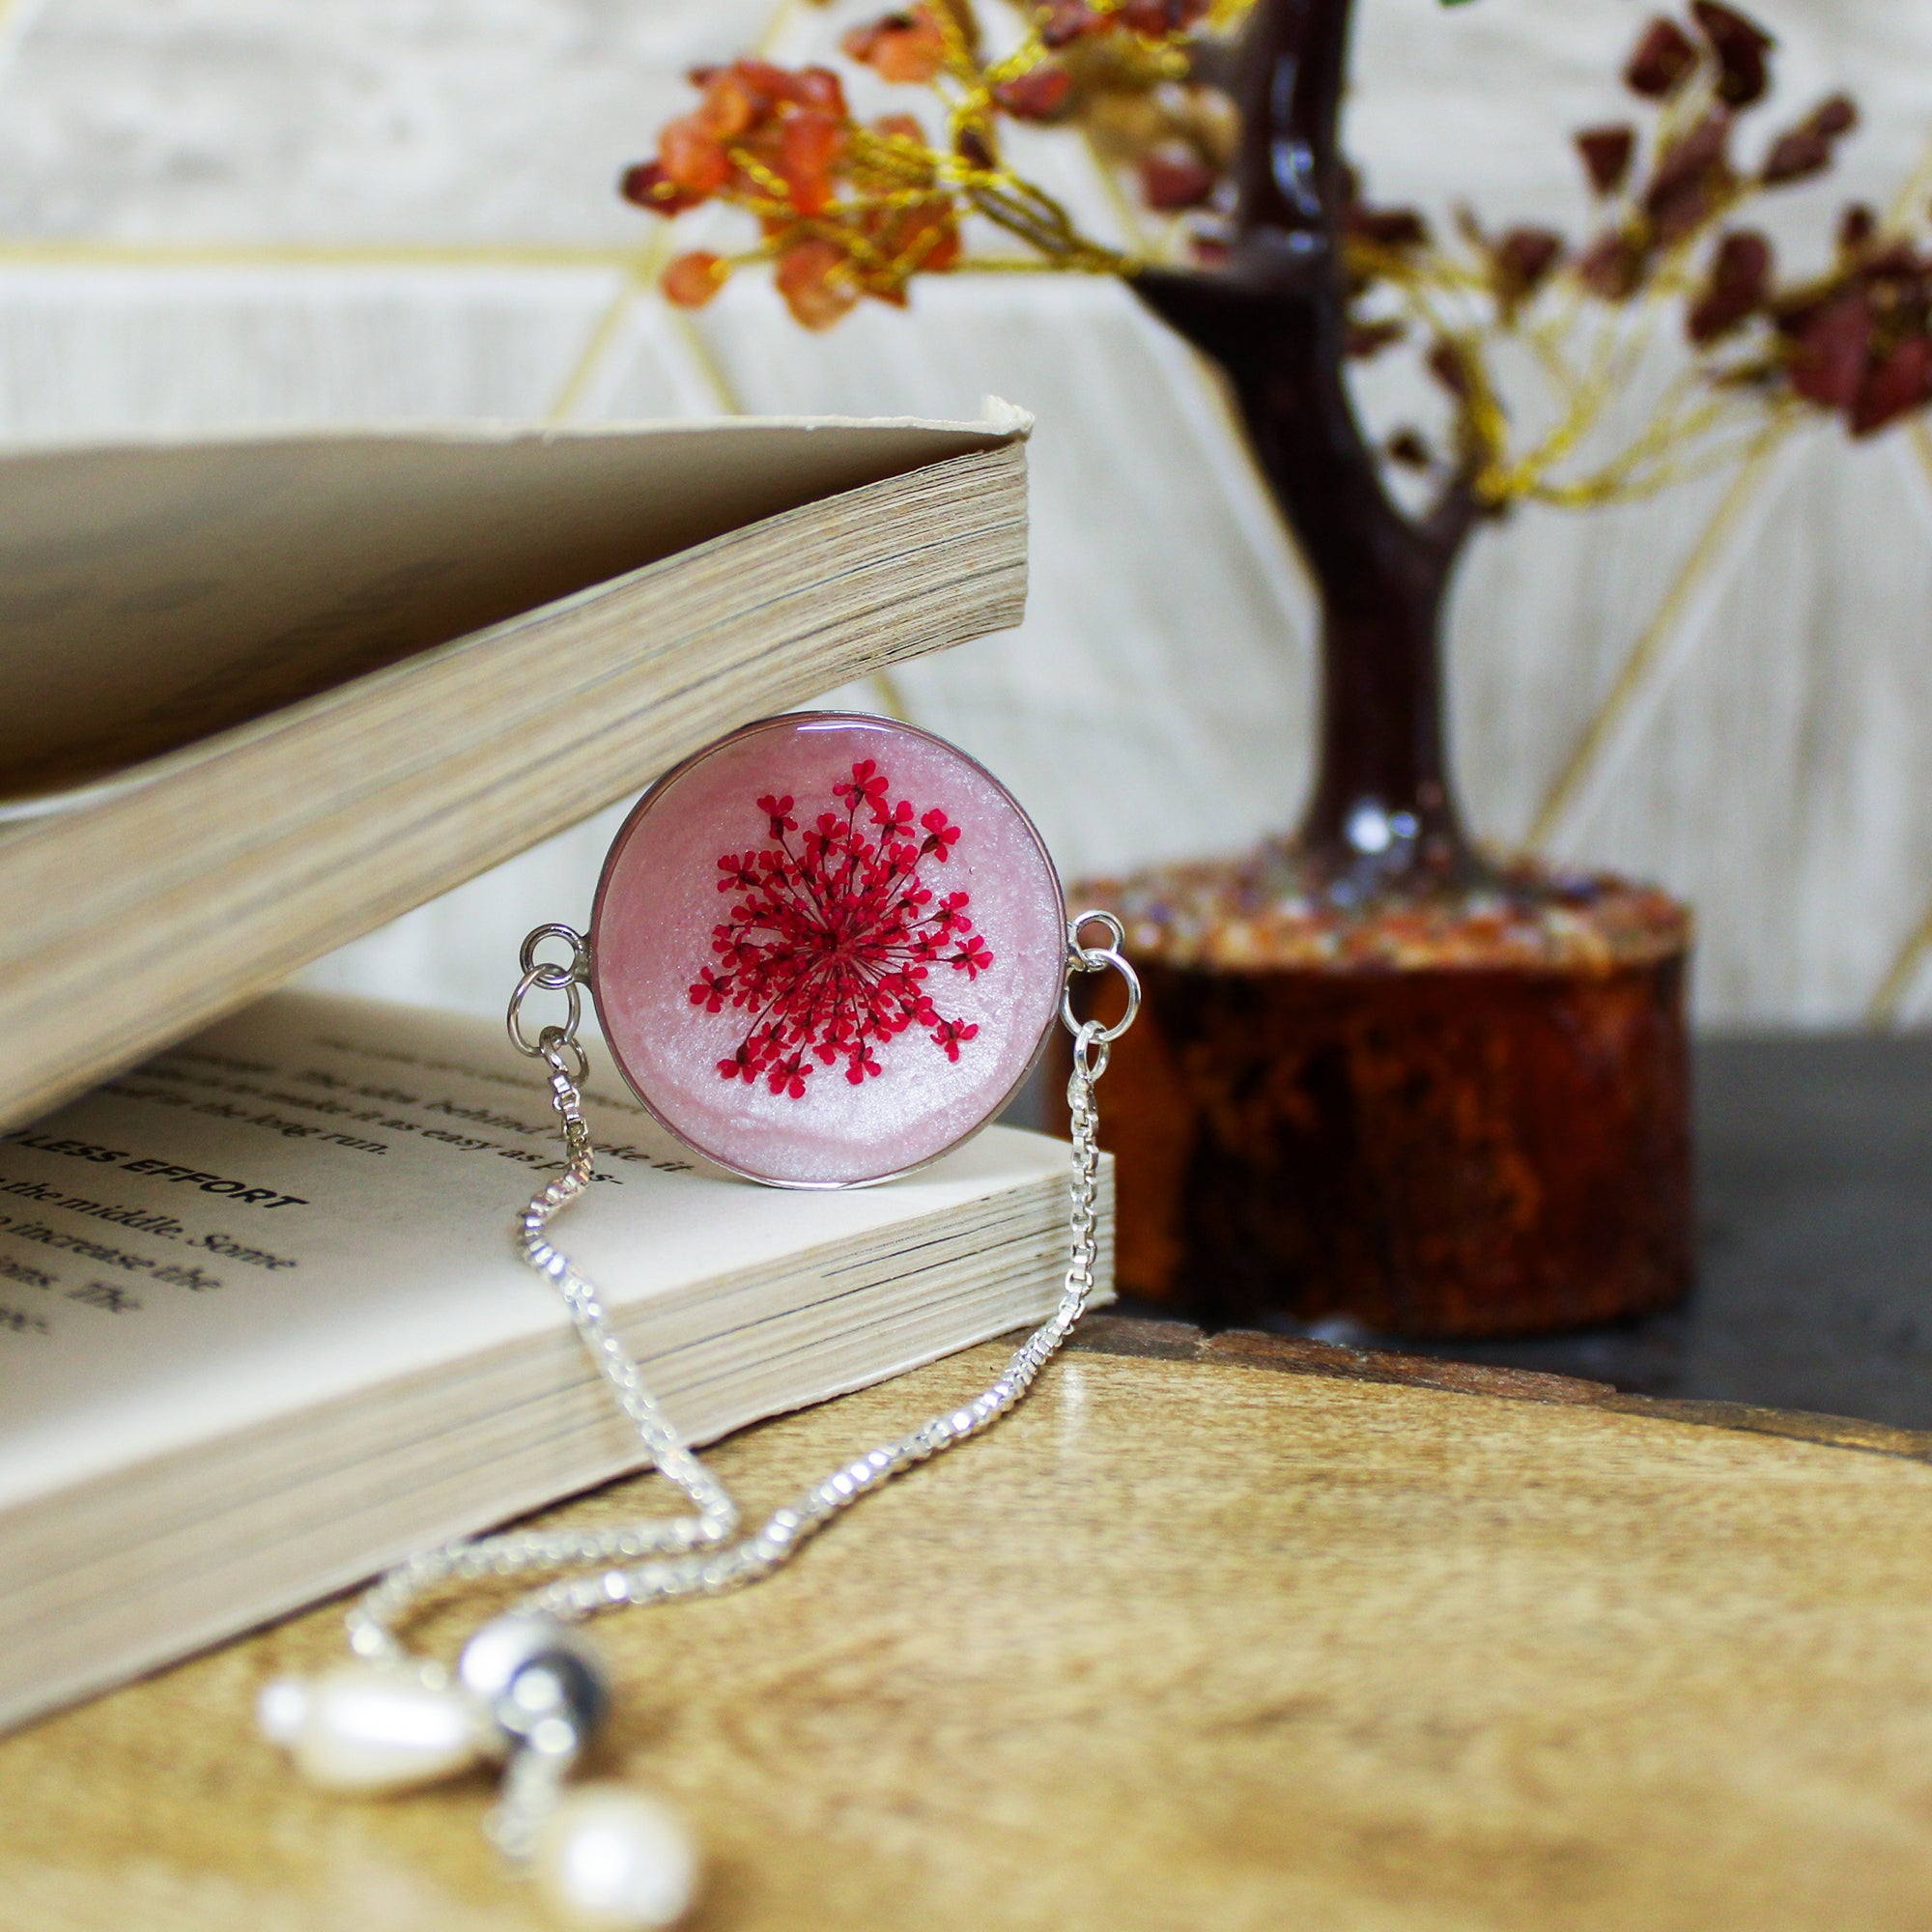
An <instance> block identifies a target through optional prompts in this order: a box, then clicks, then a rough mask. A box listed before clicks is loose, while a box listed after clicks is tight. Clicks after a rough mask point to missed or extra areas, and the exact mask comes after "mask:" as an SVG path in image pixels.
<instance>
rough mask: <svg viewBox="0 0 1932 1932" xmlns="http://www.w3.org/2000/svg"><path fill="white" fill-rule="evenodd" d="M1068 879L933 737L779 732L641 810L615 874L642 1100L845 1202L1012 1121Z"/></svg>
mask: <svg viewBox="0 0 1932 1932" xmlns="http://www.w3.org/2000/svg"><path fill="white" fill-rule="evenodd" d="M1065 919H1066V913H1065V901H1064V899H1063V898H1062V895H1061V890H1060V880H1059V878H1058V876H1057V875H1056V874H1055V872H1054V869H1053V863H1052V861H1051V860H1050V859H1049V858H1048V857H1047V855H1046V848H1045V846H1044V845H1042V844H1041V842H1040V838H1039V834H1038V833H1037V832H1036V831H1035V830H1034V827H1033V824H1032V821H1031V820H1030V819H1028V817H1027V815H1026V813H1025V812H1023V811H1022V810H1020V808H1019V807H1018V805H1016V804H1015V803H1014V801H1013V799H1012V797H1011V795H1010V794H1009V792H1008V791H1007V790H1006V788H1005V787H1004V786H1002V785H1001V784H1000V783H999V782H998V781H996V780H995V779H993V778H992V777H991V775H990V774H988V773H987V772H985V771H983V770H981V769H980V766H979V765H977V764H975V763H974V762H973V760H972V759H970V758H969V757H967V756H966V755H965V753H962V752H957V751H955V750H953V748H952V746H951V745H948V744H946V743H944V742H943V741H942V740H940V739H938V738H935V737H933V736H932V735H931V734H930V733H929V732H925V731H921V730H917V729H915V728H914V727H913V726H912V725H899V724H895V723H893V722H891V721H889V720H886V719H881V718H865V717H852V716H844V715H839V714H835V713H826V712H818V713H799V714H795V715H793V716H789V717H783V718H768V719H766V720H764V721H763V722H762V723H760V724H757V725H747V726H746V727H745V728H744V729H743V730H742V731H738V732H735V733H734V734H733V735H732V736H730V737H728V738H726V739H725V740H723V741H722V742H721V743H719V744H717V745H714V746H712V747H711V748H710V750H708V751H705V752H701V753H698V754H697V756H696V757H695V758H693V759H691V760H690V761H689V762H687V763H686V764H683V765H681V766H679V767H678V769H677V770H676V771H674V772H672V773H671V774H670V776H669V777H668V778H667V779H665V780H664V781H662V782H661V783H659V784H658V785H656V786H654V787H653V788H652V789H651V790H650V791H649V792H648V793H646V794H645V796H644V798H643V800H642V801H641V802H640V803H639V806H638V809H637V810H635V811H634V812H632V814H631V816H630V817H629V818H628V819H627V820H626V821H625V824H624V828H623V830H622V831H621V832H619V833H618V835H617V838H616V840H615V842H614V843H613V844H612V845H611V856H610V857H609V858H608V859H607V860H606V861H605V863H604V876H603V879H602V880H601V882H600V883H599V885H598V888H597V905H596V910H595V912H594V913H593V915H592V918H591V924H590V948H591V961H592V965H591V980H590V984H591V991H592V993H593V995H594V997H595V999H596V1002H597V1012H598V1017H599V1019H600V1021H601V1022H602V1025H603V1029H604V1037H605V1039H606V1041H607V1043H608V1044H609V1046H610V1048H611V1054H612V1056H613V1057H614V1059H615V1060H616V1063H617V1065H618V1067H619V1069H620V1070H621V1071H622V1073H623V1075H624V1078H625V1079H626V1080H627V1081H628V1082H629V1083H630V1085H631V1088H632V1091H633V1092H634V1093H635V1094H637V1096H638V1097H639V1099H640V1100H641V1101H642V1102H643V1103H644V1105H645V1106H646V1107H648V1108H649V1109H650V1110H651V1112H652V1113H653V1114H655V1115H656V1116H657V1118H658V1119H659V1120H660V1121H662V1122H664V1124H665V1125H666V1126H668V1128H669V1129H670V1130H671V1132H672V1133H674V1134H676V1135H677V1137H678V1138H679V1139H680V1140H681V1141H683V1142H684V1143H685V1144H686V1145H687V1146H688V1147H691V1148H693V1149H695V1150H696V1151H697V1152H699V1153H701V1154H703V1155H704V1156H706V1158H708V1159H710V1160H713V1161H716V1162H717V1163H718V1164H719V1165H720V1166H722V1167H726V1168H729V1169H730V1170H731V1171H732V1172H733V1173H735V1174H741V1175H745V1176H747V1177H748V1178H750V1179H753V1180H764V1181H770V1182H773V1183H775V1184H777V1185H780V1186H786V1187H838V1186H845V1185H849V1184H851V1183H853V1182H855V1181H864V1180H882V1179H887V1178H888V1177H890V1176H892V1175H895V1174H903V1173H905V1172H906V1170H907V1169H909V1168H914V1167H918V1166H920V1165H921V1164H922V1163H923V1162H925V1161H928V1160H931V1159H933V1158H934V1157H935V1156H937V1155H939V1154H942V1153H944V1152H945V1151H947V1150H948V1149H949V1148H951V1147H953V1146H955V1145H957V1143H958V1142H960V1141H962V1140H964V1139H965V1138H966V1137H967V1136H968V1135H969V1134H971V1133H972V1132H974V1130H975V1129H976V1128H978V1127H980V1126H981V1125H983V1124H984V1123H985V1122H987V1121H989V1120H991V1119H992V1118H993V1116H994V1115H995V1114H997V1113H998V1112H999V1110H1000V1109H1001V1107H1002V1106H1004V1105H1005V1104H1006V1102H1007V1100H1008V1099H1009V1098H1010V1097H1011V1095H1012V1094H1013V1091H1014V1089H1015V1088H1017V1087H1018V1086H1019V1084H1020V1082H1021V1081H1022V1080H1023V1079H1024V1078H1025V1077H1026V1073H1027V1069H1028V1068H1029V1066H1031V1065H1032V1064H1033V1060H1034V1056H1035V1055H1036V1054H1037V1052H1038V1050H1039V1046H1040V1043H1041V1041H1042V1040H1043V1039H1044V1038H1045V1037H1046V1033H1047V1029H1048V1028H1049V1027H1050V1026H1052V1024H1053V1021H1054V1016H1055V1014H1056V1013H1057V1012H1058V1011H1059V1009H1060V997H1061V988H1062V985H1063V981H1064V975H1065V960H1066V929H1065Z"/></svg>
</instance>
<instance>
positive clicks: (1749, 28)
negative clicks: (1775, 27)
mask: <svg viewBox="0 0 1932 1932" xmlns="http://www.w3.org/2000/svg"><path fill="white" fill-rule="evenodd" d="M1690 17H1691V18H1692V19H1693V20H1695V21H1696V23H1697V29H1698V31H1699V32H1700V33H1701V34H1702V35H1703V36H1704V38H1705V40H1707V41H1708V42H1709V43H1711V51H1712V52H1713V53H1714V54H1716V55H1717V57H1718V99H1719V100H1724V101H1728V102H1729V103H1730V104H1731V105H1732V106H1733V107H1748V106H1749V105H1750V104H1751V103H1752V102H1753V101H1755V100H1761V99H1763V98H1764V93H1765V89H1766V88H1767V87H1769V86H1770V85H1771V71H1770V64H1769V63H1768V62H1767V61H1766V59H1765V56H1766V55H1767V54H1768V53H1769V52H1770V51H1771V49H1772V48H1773V47H1775V46H1776V44H1777V43H1776V41H1775V40H1774V39H1773V38H1772V36H1771V35H1770V34H1768V33H1766V32H1765V30H1764V29H1763V28H1762V27H1760V26H1759V25H1758V23H1757V22H1756V21H1755V20H1753V19H1752V18H1751V17H1750V16H1749V15H1748V14H1741V13H1739V12H1738V10H1737V9H1736V8H1735V7H1724V6H1720V5H1719V0H1690Z"/></svg>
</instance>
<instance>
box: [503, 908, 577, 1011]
mask: <svg viewBox="0 0 1932 1932" xmlns="http://www.w3.org/2000/svg"><path fill="white" fill-rule="evenodd" d="M546 939H560V940H562V941H563V943H564V944H565V945H566V946H567V947H569V948H570V957H569V958H568V959H566V960H560V961H558V962H557V963H556V964H554V965H553V964H551V963H550V962H548V961H545V960H540V959H539V958H538V957H537V948H538V947H539V946H541V945H542V944H543V943H544V941H545V940H546ZM517 960H518V963H519V964H520V965H521V966H522V967H523V969H524V975H525V978H526V979H527V980H529V982H530V983H531V984H532V985H535V986H542V987H544V988H545V989H546V990H547V991H549V992H553V993H560V992H562V991H563V989H564V988H565V987H566V986H569V985H572V984H574V983H576V982H578V981H580V980H587V979H588V978H589V977H590V947H589V943H588V942H587V941H586V940H585V939H584V937H583V935H582V933H581V932H579V931H578V930H577V929H576V927H575V926H569V925H558V924H554V923H553V924H550V925H540V926H538V927H537V928H536V930H535V931H534V932H530V933H527V934H526V935H525V938H524V944H523V947H522V950H521V951H520V952H518V954H517ZM576 1024H577V1022H576V1017H575V1015H574V1014H573V1016H572V1019H571V1025H572V1026H573V1027H575V1025H576Z"/></svg>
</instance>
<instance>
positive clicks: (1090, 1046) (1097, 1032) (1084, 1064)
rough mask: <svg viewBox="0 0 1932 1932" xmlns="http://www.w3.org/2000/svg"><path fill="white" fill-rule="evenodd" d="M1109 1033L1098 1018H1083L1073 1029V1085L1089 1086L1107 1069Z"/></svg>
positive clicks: (1110, 1036)
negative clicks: (1083, 1084)
mask: <svg viewBox="0 0 1932 1932" xmlns="http://www.w3.org/2000/svg"><path fill="white" fill-rule="evenodd" d="M1113 1037H1114V1035H1113V1034H1110V1033H1109V1032H1108V1031H1107V1029H1106V1028H1105V1027H1103V1026H1102V1025H1101V1024H1100V1022H1099V1021H1098V1020H1083V1021H1082V1022H1081V1023H1080V1024H1079V1025H1078V1026H1077V1027H1075V1028H1074V1030H1073V1080H1072V1085H1073V1086H1076V1087H1077V1086H1079V1085H1081V1084H1082V1083H1085V1084H1086V1085H1087V1086H1089V1087H1091V1086H1092V1085H1093V1084H1094V1081H1096V1080H1098V1079H1099V1077H1100V1076H1101V1074H1103V1073H1104V1072H1106V1070H1107V1055H1108V1053H1109V1051H1110V1050H1111V1048H1110V1044H1109V1043H1110V1041H1111V1040H1112V1039H1113Z"/></svg>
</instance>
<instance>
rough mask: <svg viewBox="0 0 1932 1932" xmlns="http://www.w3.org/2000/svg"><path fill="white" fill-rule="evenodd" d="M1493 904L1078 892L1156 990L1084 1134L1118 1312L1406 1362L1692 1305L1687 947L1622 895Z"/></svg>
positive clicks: (1175, 891) (1243, 886) (1533, 882)
mask: <svg viewBox="0 0 1932 1932" xmlns="http://www.w3.org/2000/svg"><path fill="white" fill-rule="evenodd" d="M1277 863H1279V862H1278V861H1277ZM1506 886H1507V890H1506V893H1505V895H1504V897H1505V901H1506V903H1505V904H1504V907H1503V910H1502V912H1501V913H1500V914H1499V913H1498V910H1497V903H1496V894H1495V892H1494V891H1493V890H1492V889H1486V890H1485V891H1483V892H1482V893H1478V894H1466V893H1465V894H1462V895H1458V896H1457V897H1456V899H1455V902H1454V903H1450V902H1448V901H1445V900H1443V899H1437V900H1435V901H1434V902H1432V903H1431V904H1428V905H1426V906H1419V905H1418V904H1417V903H1415V902H1413V901H1411V902H1409V903H1407V904H1403V905H1393V904H1391V905H1381V906H1371V907H1368V908H1366V909H1363V910H1360V911H1357V912H1354V913H1349V914H1343V915H1340V916H1338V915H1336V914H1335V912H1334V911H1333V909H1332V908H1331V907H1327V906H1325V905H1324V906H1323V907H1322V908H1321V911H1319V912H1315V911H1311V909H1310V907H1309V905H1308V903H1307V902H1306V901H1301V900H1296V899H1294V898H1293V895H1290V896H1289V897H1288V899H1287V900H1286V901H1284V899H1283V896H1282V895H1281V893H1280V891H1279V886H1278V883H1277V884H1276V885H1275V886H1274V887H1272V888H1270V887H1268V886H1266V885H1265V883H1264V882H1258V874H1257V870H1256V867H1253V866H1249V867H1245V868H1235V867H1224V868H1211V867H1194V868H1189V869H1188V870H1187V871H1186V872H1172V871H1170V872H1166V873H1162V874H1151V875H1146V876H1145V877H1143V878H1141V879H1138V880H1134V881H1127V882H1124V883H1122V884H1118V885H1114V886H1111V887H1109V886H1107V885H1104V884H1103V885H1101V886H1100V887H1098V888H1094V887H1091V886H1090V887H1089V888H1088V889H1087V890H1086V893H1085V894H1084V895H1081V896H1080V898H1079V902H1080V903H1081V904H1097V905H1107V904H1113V905H1116V906H1119V907H1122V910H1123V914H1124V916H1125V918H1126V923H1127V928H1128V950H1129V952H1130V953H1132V955H1133V957H1134V962H1135V964H1136V966H1137V967H1138V969H1139V970H1140V972H1141V974H1142V977H1143V980H1144V981H1145V984H1146V988H1147V1004H1146V1006H1145V1008H1144V1009H1143V1011H1142V1016H1141V1020H1140V1023H1139V1024H1138V1025H1137V1026H1136V1027H1135V1028H1134V1029H1133V1031H1132V1032H1131V1033H1129V1034H1128V1035H1127V1036H1126V1037H1124V1038H1122V1041H1121V1042H1120V1043H1119V1044H1118V1045H1117V1046H1116V1047H1115V1049H1114V1055H1113V1060H1112V1064H1111V1065H1110V1068H1109V1070H1108V1074H1107V1079H1106V1085H1105V1088H1104V1090H1103V1101H1104V1104H1103V1106H1102V1108H1101V1119H1102V1129H1101V1140H1102V1144H1103V1145H1104V1146H1106V1147H1107V1148H1109V1149H1110V1150H1111V1151H1113V1152H1114V1153H1115V1154H1116V1155H1117V1156H1118V1157H1119V1160H1120V1191H1119V1200H1120V1221H1119V1251H1118V1272H1119V1280H1120V1283H1121V1286H1122V1289H1123V1290H1125V1291H1127V1292H1130V1293H1136V1294H1140V1295H1144V1296H1147V1297H1150V1298H1151V1299H1155V1300H1159V1301H1164V1302H1168V1303H1171V1304H1173V1305H1174V1306H1175V1307H1176V1309H1177V1311H1178V1312H1185V1313H1186V1314H1188V1315H1189V1316H1190V1317H1192V1318H1194V1319H1196V1320H1199V1321H1205V1322H1208V1323H1209V1324H1214V1325H1220V1324H1226V1323H1232V1322H1251V1321H1256V1320H1257V1319H1263V1318H1265V1317H1266V1316H1268V1315H1271V1314H1272V1315H1283V1316H1288V1317H1291V1318H1293V1319H1295V1320H1299V1321H1311V1320H1317V1319H1320V1318H1322V1317H1329V1316H1337V1315H1346V1316H1350V1317H1352V1318H1353V1319H1354V1320H1356V1321H1360V1322H1362V1323H1364V1324H1365V1325H1366V1326H1368V1327H1370V1328H1372V1329H1378V1330H1382V1331H1386V1332H1389V1333H1395V1334H1409V1335H1501V1334H1525V1333H1533V1332H1536V1331H1539V1330H1548V1329H1557V1328H1567V1327H1576V1326H1580V1325H1583V1324H1586V1323H1591V1322H1596V1321H1607V1320H1611V1319H1614V1318H1617V1317H1623V1316H1631V1315H1636V1314H1641V1313H1645V1312H1647V1311H1650V1310H1653V1309H1657V1308H1661V1307H1663V1306H1665V1305H1667V1304H1668V1303H1670V1302H1672V1301H1675V1300H1676V1299H1678V1298H1679V1297H1680V1296H1681V1295H1682V1294H1683V1293H1685V1292H1686V1291H1687V1289H1688V1288H1689V1287H1690V1277H1691V1198H1690V1132H1689V1117H1688V1103H1689V1084H1688V1067H1687V1048H1686V1037H1685V1019H1684V984H1685V968H1686V960H1687V952H1688V939H1689V932H1688V921H1687V919H1686V918H1685V916H1684V914H1683V912H1682V909H1681V908H1679V907H1677V906H1676V905H1675V904H1674V902H1672V901H1670V900H1668V899H1666V898H1664V897H1663V895H1661V894H1657V893H1650V892H1646V891H1644V890H1642V889H1639V888H1634V887H1629V886H1626V885H1624V884H1623V883H1622V882H1621V881H1617V880H1613V879H1604V878H1599V879H1590V880H1577V879H1560V880H1559V879H1556V878H1553V877H1552V876H1551V875H1549V874H1548V873H1545V872H1541V871H1538V870H1535V869H1533V868H1530V867H1518V868H1516V870H1514V871H1513V872H1512V873H1511V874H1509V875H1508V879H1507V882H1506ZM1270 892H1271V893H1272V896H1271V897H1269V896H1268V895H1269V894H1270ZM1264 898H1265V899H1266V901H1267V903H1266V905H1265V907H1264V910H1263V911H1262V912H1260V913H1258V912H1257V910H1256V903H1257V901H1258V900H1261V899H1264ZM1284 903H1286V906H1287V910H1286V912H1284V911H1283V906H1284ZM1204 905H1207V906H1209V907H1210V908H1211V911H1210V913H1209V915H1208V917H1206V918H1200V917H1194V916H1193V915H1198V914H1199V913H1200V912H1201V909H1202V908H1203V906H1204ZM1244 907H1245V910H1243V908H1244ZM1311 934H1314V935H1316V936H1315V938H1313V939H1311ZM1338 935H1339V936H1338ZM1231 953H1232V954H1234V955H1235V956H1236V957H1238V958H1241V959H1243V960H1244V961H1246V962H1247V963H1242V964H1238V965H1236V964H1231V963H1228V955H1229V954H1231ZM1217 954H1218V955H1219V956H1216V955H1217ZM1270 954H1273V955H1275V957H1274V959H1273V960H1272V961H1271V960H1270V959H1269V957H1268V955H1270ZM1324 954H1325V955H1326V956H1322V955H1324ZM1177 955H1179V956H1178V957H1177ZM1283 955H1286V957H1285V958H1284V957H1283ZM1311 955H1313V956H1311ZM1446 962H1453V963H1446Z"/></svg>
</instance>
